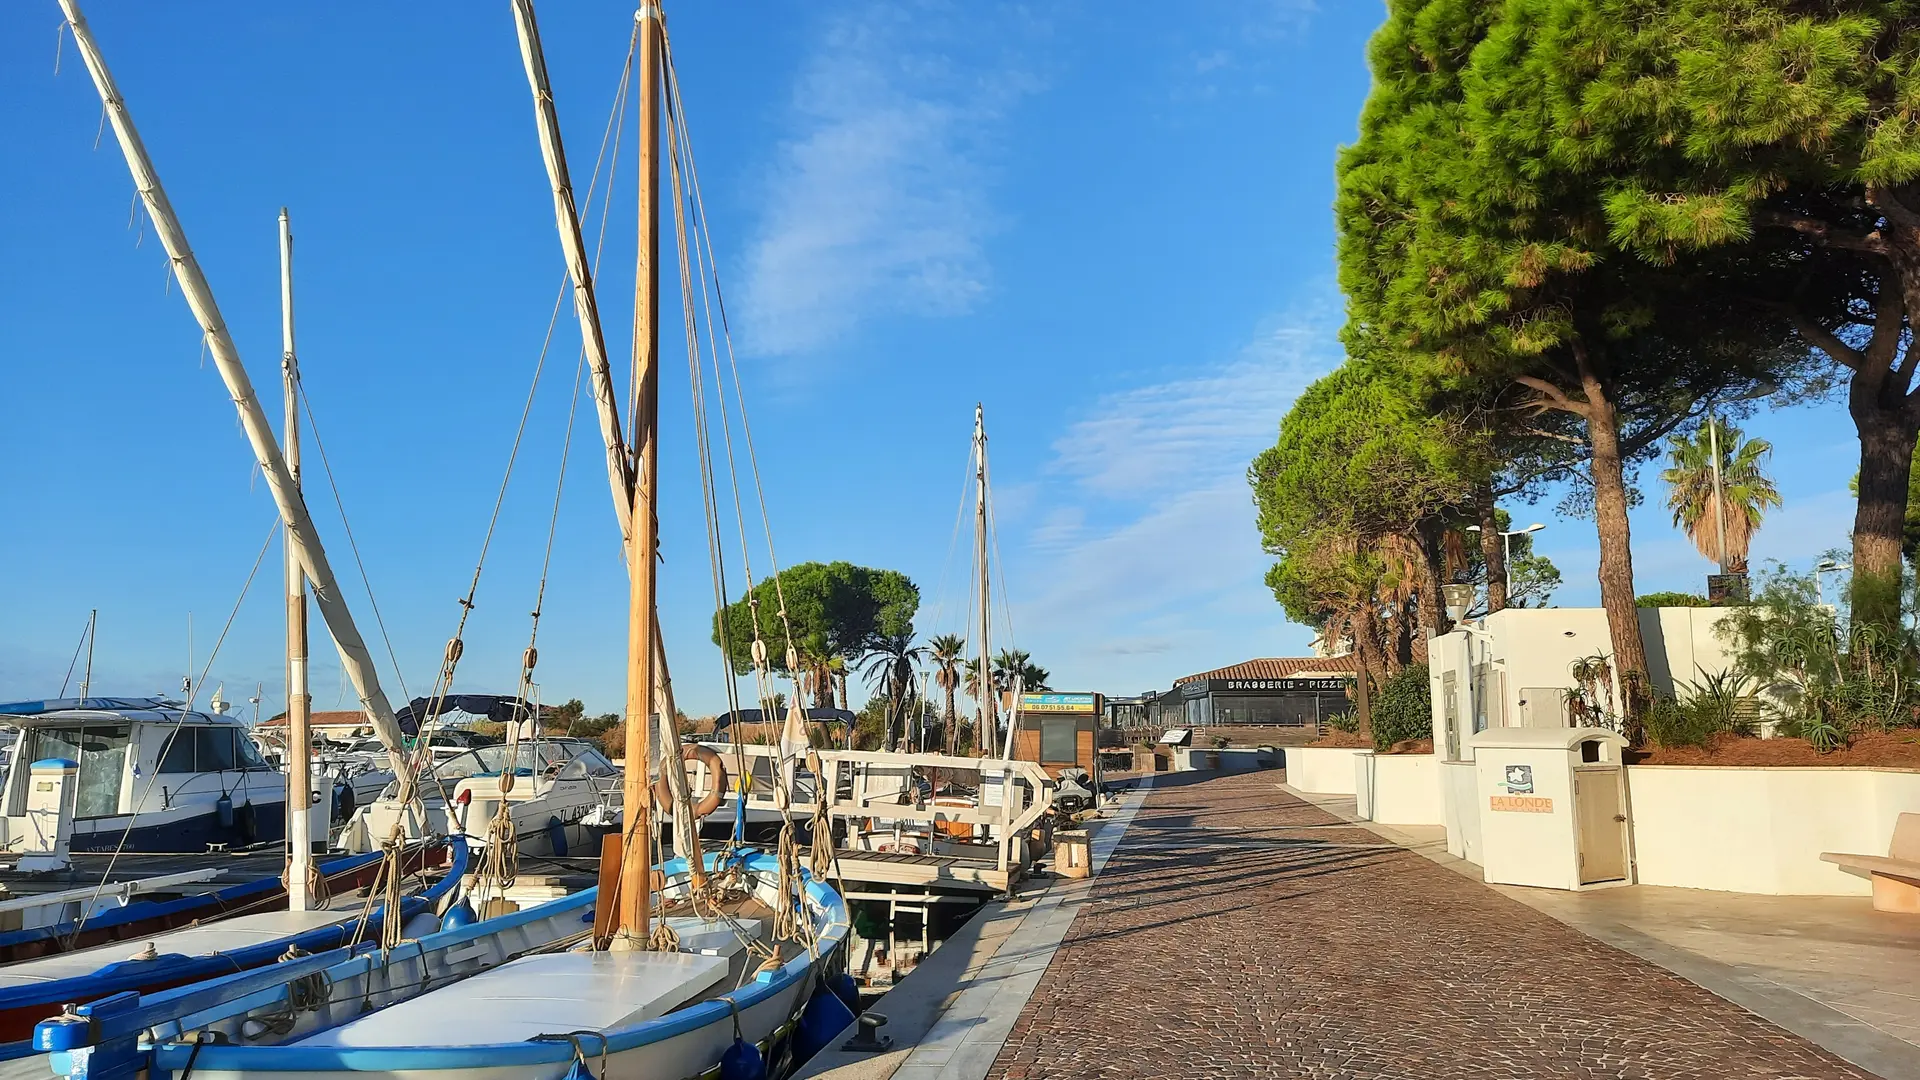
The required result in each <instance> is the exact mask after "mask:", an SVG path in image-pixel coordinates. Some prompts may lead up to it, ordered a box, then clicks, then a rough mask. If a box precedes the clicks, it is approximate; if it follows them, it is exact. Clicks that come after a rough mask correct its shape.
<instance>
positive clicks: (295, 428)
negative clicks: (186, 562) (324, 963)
mask: <svg viewBox="0 0 1920 1080" xmlns="http://www.w3.org/2000/svg"><path fill="white" fill-rule="evenodd" d="M280 349H281V352H280V380H281V389H282V391H283V397H284V399H285V405H286V419H285V424H284V426H283V427H282V428H281V433H282V434H281V440H282V442H283V443H284V451H283V452H284V454H285V456H286V459H287V472H288V473H290V474H291V475H292V476H293V487H294V490H295V491H298V490H300V406H299V395H300V365H299V361H297V360H296V359H295V358H294V351H293V224H292V222H291V221H290V220H289V219H288V217H287V208H286V207H284V206H283V207H281V208H280ZM282 535H283V537H284V538H285V543H286V564H287V565H286V581H287V852H288V854H289V856H290V859H289V861H288V864H287V907H288V909H289V910H291V911H305V910H307V908H308V907H309V906H310V905H311V903H312V893H311V889H310V886H311V881H310V879H311V877H312V875H313V828H312V821H313V819H312V817H311V816H310V815H309V811H310V810H311V809H312V807H311V806H310V805H309V803H310V800H311V799H312V798H313V796H312V791H313V734H312V733H313V723H312V721H313V712H312V710H313V698H312V696H311V695H309V694H308V693H307V573H306V571H305V570H302V569H301V568H300V540H299V538H298V537H296V536H294V534H293V533H292V532H291V531H290V530H282Z"/></svg>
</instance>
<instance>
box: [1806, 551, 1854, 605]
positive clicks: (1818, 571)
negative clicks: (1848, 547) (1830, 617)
mask: <svg viewBox="0 0 1920 1080" xmlns="http://www.w3.org/2000/svg"><path fill="white" fill-rule="evenodd" d="M1851 569H1853V564H1852V563H1842V562H1834V561H1833V560H1832V559H1821V560H1820V561H1819V562H1817V563H1814V564H1813V595H1814V598H1815V599H1816V600H1818V601H1819V604H1820V606H1821V607H1826V606H1827V589H1826V584H1827V579H1826V577H1825V576H1824V575H1826V574H1833V573H1838V572H1839V571H1842V570H1851Z"/></svg>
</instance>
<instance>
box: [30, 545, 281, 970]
mask: <svg viewBox="0 0 1920 1080" xmlns="http://www.w3.org/2000/svg"><path fill="white" fill-rule="evenodd" d="M279 535H280V512H279V510H278V509H277V508H276V509H275V510H274V515H273V525H272V526H271V527H270V528H268V529H267V539H266V541H265V542H264V543H262V544H261V545H260V553H259V554H258V555H255V556H254V557H253V568H252V569H250V570H248V571H247V580H246V582H245V583H244V584H242V585H241V586H240V595H239V596H238V597H236V598H235V599H234V601H233V610H232V611H229V612H228V613H227V621H226V622H225V623H224V624H223V625H222V626H221V627H220V636H219V637H217V638H215V639H214V641H213V648H212V649H211V650H210V651H209V652H208V653H207V662H206V665H205V666H204V667H202V668H201V669H200V677H199V678H198V679H195V680H193V683H192V685H190V686H188V687H187V700H186V701H185V702H183V703H182V704H181V706H180V712H179V715H177V716H175V717H174V720H173V731H172V732H170V733H169V734H168V735H167V740H168V742H171V741H172V740H173V739H176V738H178V737H179V735H180V726H181V724H183V723H184V722H185V721H186V719H187V715H188V714H189V713H191V712H192V711H193V699H194V698H196V697H198V696H199V694H200V688H201V686H202V685H204V684H205V683H206V681H207V675H208V674H209V673H210V672H211V671H212V670H213V662H214V661H215V660H216V659H218V658H219V656H220V646H222V645H224V644H226V640H227V632H228V631H229V630H232V629H233V621H234V619H236V618H238V617H239V615H240V607H241V605H243V604H245V603H246V600H247V593H248V592H250V591H251V590H252V589H253V579H254V577H255V576H256V575H257V574H259V573H260V564H261V563H262V562H263V561H265V559H266V557H267V550H268V549H269V548H271V547H273V539H274V537H276V536H279ZM188 674H189V675H191V674H192V672H191V671H189V672H188ZM237 735H238V733H237V732H236V737H237ZM161 745H162V748H163V749H162V751H161V752H162V755H164V753H165V750H164V747H165V745H166V744H165V743H162V744H161ZM127 752H128V753H129V754H133V755H136V757H135V766H136V768H137V767H138V764H139V759H138V756H137V755H138V754H139V752H140V748H139V746H138V745H137V744H136V743H135V742H134V741H133V740H132V739H129V740H128V744H127ZM159 781H160V766H159V762H158V761H156V762H155V763H154V769H153V775H152V776H149V777H147V786H146V787H144V788H142V789H141V790H140V795H139V797H137V798H135V799H134V800H133V812H132V813H131V814H128V815H127V827H126V828H125V829H122V830H121V831H120V842H119V843H118V844H116V845H114V849H113V855H112V856H111V857H109V858H108V859H107V868H106V870H105V871H103V872H102V873H101V875H100V883H99V884H97V885H95V886H94V888H93V896H91V897H90V898H88V900H87V903H86V904H85V905H84V906H83V907H82V908H81V909H80V917H79V918H77V919H75V920H74V923H73V934H72V935H71V936H70V937H68V939H67V947H68V948H69V949H71V948H73V946H74V944H75V943H76V942H78V941H79V940H80V932H81V931H82V930H84V929H86V927H87V918H88V917H89V915H90V914H91V913H92V911H93V909H94V906H95V905H96V904H98V903H99V902H100V894H101V893H102V892H103V891H105V889H106V887H107V882H108V881H111V880H112V879H113V868H114V866H116V865H117V864H118V863H119V862H120V854H121V852H123V851H125V850H126V847H127V838H128V837H130V836H132V835H133V825H134V822H135V821H136V820H138V819H139V817H140V806H141V804H142V803H144V802H146V799H147V796H149V795H151V794H153V785H154V784H156V783H158V782H159ZM286 812H287V813H292V812H293V800H292V799H291V798H289V799H288V800H287V802H286Z"/></svg>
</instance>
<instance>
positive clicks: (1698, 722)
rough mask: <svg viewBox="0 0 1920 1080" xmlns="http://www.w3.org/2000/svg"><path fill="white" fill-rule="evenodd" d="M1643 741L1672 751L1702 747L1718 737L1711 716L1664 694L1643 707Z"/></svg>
mask: <svg viewBox="0 0 1920 1080" xmlns="http://www.w3.org/2000/svg"><path fill="white" fill-rule="evenodd" d="M1645 719H1646V727H1647V738H1648V739H1649V740H1651V741H1652V742H1653V745H1655V746H1660V747H1666V748H1668V749H1673V748H1674V747H1680V746H1705V745H1707V742H1708V740H1710V739H1712V738H1713V736H1714V735H1716V734H1718V733H1719V730H1720V729H1719V728H1718V727H1717V726H1716V725H1715V723H1714V721H1713V717H1712V713H1711V712H1710V711H1709V710H1706V709H1700V708H1696V707H1694V706H1692V705H1691V704H1689V703H1683V702H1680V701H1676V700H1674V699H1673V698H1671V697H1668V696H1666V695H1665V694H1662V695H1660V696H1659V697H1656V698H1655V699H1654V700H1653V703H1652V704H1651V705H1649V706H1648V707H1647V715H1646V718H1645Z"/></svg>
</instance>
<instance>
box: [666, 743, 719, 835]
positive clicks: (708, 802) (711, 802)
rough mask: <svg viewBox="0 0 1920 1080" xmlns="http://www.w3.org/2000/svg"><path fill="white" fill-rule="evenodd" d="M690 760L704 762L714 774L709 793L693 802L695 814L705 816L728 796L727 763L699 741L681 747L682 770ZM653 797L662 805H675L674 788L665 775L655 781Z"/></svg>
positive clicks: (698, 816)
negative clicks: (669, 784) (669, 785)
mask: <svg viewBox="0 0 1920 1080" xmlns="http://www.w3.org/2000/svg"><path fill="white" fill-rule="evenodd" d="M689 761H698V762H702V763H704V764H705V765H706V766H707V769H708V771H709V772H711V773H712V774H713V783H712V784H711V785H710V786H709V787H708V788H707V793H706V794H705V795H702V796H701V797H700V798H699V799H698V800H697V801H696V802H695V803H694V804H693V816H694V817H696V818H703V817H706V816H707V815H708V814H711V813H713V812H714V811H715V810H718V809H719V808H720V800H721V799H722V798H725V797H726V791H727V763H726V762H724V761H722V760H720V755H719V754H716V753H714V752H713V751H711V750H709V749H707V748H706V747H704V746H701V745H699V744H697V743H695V744H691V745H688V746H683V747H681V748H680V768H681V770H682V771H685V769H686V767H687V766H686V763H687V762H689ZM653 799H654V802H656V803H658V804H659V805H661V806H672V805H673V789H671V788H669V787H668V786H667V778H666V777H665V776H664V775H663V776H661V777H660V779H658V780H655V781H654V782H653Z"/></svg>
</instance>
